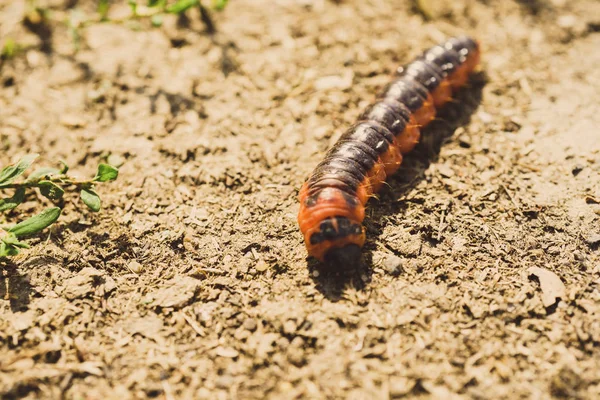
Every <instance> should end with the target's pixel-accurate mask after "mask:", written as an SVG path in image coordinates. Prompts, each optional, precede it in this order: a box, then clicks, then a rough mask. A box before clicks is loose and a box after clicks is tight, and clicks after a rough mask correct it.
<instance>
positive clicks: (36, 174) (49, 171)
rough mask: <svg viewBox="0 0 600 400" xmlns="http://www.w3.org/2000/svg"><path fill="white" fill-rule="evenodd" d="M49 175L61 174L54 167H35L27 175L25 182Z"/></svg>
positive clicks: (35, 180)
mask: <svg viewBox="0 0 600 400" xmlns="http://www.w3.org/2000/svg"><path fill="white" fill-rule="evenodd" d="M50 175H61V173H60V170H59V169H56V168H51V167H42V168H38V169H36V170H35V171H33V172H32V173H31V174H29V176H28V177H27V180H26V181H25V182H26V183H32V182H37V181H39V180H40V178H45V177H47V176H50Z"/></svg>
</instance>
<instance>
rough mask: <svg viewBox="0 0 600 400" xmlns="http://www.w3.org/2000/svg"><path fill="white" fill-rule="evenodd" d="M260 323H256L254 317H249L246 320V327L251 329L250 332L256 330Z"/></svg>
mask: <svg viewBox="0 0 600 400" xmlns="http://www.w3.org/2000/svg"><path fill="white" fill-rule="evenodd" d="M257 326H258V324H257V323H256V320H255V319H252V318H247V319H246V320H245V321H244V329H246V330H248V331H250V332H254V331H255V330H256V328H257Z"/></svg>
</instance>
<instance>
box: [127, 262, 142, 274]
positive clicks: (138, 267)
mask: <svg viewBox="0 0 600 400" xmlns="http://www.w3.org/2000/svg"><path fill="white" fill-rule="evenodd" d="M127 268H129V270H130V271H131V272H133V273H134V274H139V273H140V272H142V270H143V269H144V267H143V266H142V264H140V263H139V262H137V261H135V260H133V261H130V262H129V264H127Z"/></svg>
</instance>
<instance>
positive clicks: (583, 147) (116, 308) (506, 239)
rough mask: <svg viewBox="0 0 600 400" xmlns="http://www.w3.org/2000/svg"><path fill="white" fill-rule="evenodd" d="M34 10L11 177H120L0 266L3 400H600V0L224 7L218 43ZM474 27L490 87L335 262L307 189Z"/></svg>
mask: <svg viewBox="0 0 600 400" xmlns="http://www.w3.org/2000/svg"><path fill="white" fill-rule="evenodd" d="M23 3H24V2H22V1H11V0H1V1H0V41H1V40H2V38H6V37H7V36H10V37H12V38H14V39H15V40H16V41H17V42H20V43H22V44H24V45H26V46H28V47H27V49H28V50H26V51H25V52H23V53H21V54H20V55H18V56H17V57H15V58H14V59H11V60H6V61H4V62H3V63H2V66H1V67H0V68H1V69H0V148H1V149H2V152H1V153H0V164H1V165H6V164H7V163H9V162H10V161H13V160H15V159H16V158H18V157H19V156H21V155H23V154H25V153H29V152H39V153H41V154H42V158H43V162H44V163H45V164H52V163H53V162H56V161H57V160H59V159H65V160H66V161H67V162H68V163H69V164H71V166H72V169H73V171H74V172H75V173H77V174H80V175H81V176H87V175H90V174H92V173H93V171H94V168H95V165H96V164H97V162H98V161H99V160H100V159H101V158H102V157H104V156H106V155H108V154H114V155H119V156H121V157H123V158H124V159H125V164H124V165H123V166H122V168H121V174H120V177H119V179H118V181H117V182H115V183H114V184H111V185H104V186H102V187H100V188H99V193H100V194H101V196H102V197H103V200H104V206H105V207H104V210H103V211H102V212H101V213H99V214H92V213H89V212H88V211H86V209H85V207H84V206H83V205H82V204H81V203H80V202H79V201H78V200H77V199H76V198H75V197H72V198H70V199H69V200H67V201H66V202H65V204H64V206H65V211H64V214H63V216H62V217H61V220H60V222H59V223H58V224H57V225H56V226H55V227H54V228H53V229H52V230H51V231H49V232H46V233H44V234H42V235H40V236H38V237H36V238H32V239H31V240H30V243H31V244H32V248H31V249H30V250H28V251H26V252H24V253H23V254H22V255H21V256H19V257H17V258H15V259H14V260H12V261H11V262H7V263H4V264H2V265H1V267H2V268H3V269H4V271H5V274H4V275H5V278H4V280H8V283H9V284H10V285H9V288H10V293H9V294H8V296H7V298H9V299H8V300H0V397H2V398H5V399H13V398H26V399H34V398H47V399H50V398H52V399H60V398H64V399H113V398H119V399H122V400H125V399H138V398H140V399H145V398H157V399H174V398H187V399H190V398H196V399H229V398H231V399H253V398H256V399H262V398H277V399H295V398H315V399H317V398H330V399H334V398H336V399H337V398H348V399H386V398H402V397H406V398H444V399H446V398H448V399H449V398H457V399H462V398H465V399H467V398H469V399H470V398H473V399H501V398H504V399H517V398H528V399H529V398H532V399H547V398H551V397H556V398H578V399H595V398H598V397H600V257H599V254H600V253H599V250H598V244H599V242H600V238H599V235H600V131H599V129H600V114H599V113H598V107H599V105H600V68H598V65H600V34H599V33H598V32H599V31H600V2H598V1H594V0H578V1H564V0H554V1H548V2H545V1H516V2H515V1H502V2H500V1H495V2H494V1H453V2H442V1H433V0H432V1H430V3H431V4H432V6H433V9H434V10H435V11H436V17H435V18H434V19H433V20H430V21H426V20H425V19H424V18H423V16H422V15H421V14H420V13H418V11H417V10H416V9H415V8H414V7H412V6H410V5H408V4H407V3H408V2H404V1H383V0H367V1H358V0H356V1H350V0H345V1H339V2H332V1H324V0H302V1H291V0H287V1H286V0H270V1H269V0H260V1H259V0H232V1H231V3H230V4H229V6H228V7H227V8H226V10H225V11H224V12H222V13H215V14H214V18H215V25H216V29H217V33H216V34H215V35H212V36H211V35H209V34H207V32H206V31H205V27H204V25H203V24H202V23H201V22H200V21H199V18H198V15H196V13H192V14H190V21H189V22H188V24H187V26H186V24H183V26H181V25H180V26H177V24H176V21H175V20H174V19H167V20H166V21H165V25H164V26H163V27H162V28H160V29H153V28H151V27H150V26H146V25H145V24H142V25H141V26H139V27H138V28H137V29H132V27H130V26H124V25H123V24H121V25H113V24H109V23H107V24H92V25H91V26H89V27H87V28H85V29H84V30H82V34H81V38H80V40H79V50H78V51H76V50H75V43H74V42H73V39H72V37H71V36H70V34H69V31H68V29H67V28H66V27H65V26H64V24H61V23H59V22H55V23H53V24H51V32H52V36H51V38H49V39H47V40H45V42H44V43H41V42H40V40H39V38H38V37H37V36H35V35H34V34H32V33H31V32H29V31H28V30H27V29H26V28H25V27H23V25H22V24H21V22H20V21H21V19H22V15H23V7H24V5H23ZM50 3H51V5H52V7H53V9H54V10H55V11H54V15H55V16H56V17H57V18H58V17H60V16H61V15H64V12H65V11H64V7H65V4H64V3H69V2H68V1H59V0H55V1H51V2H50ZM79 3H80V7H81V8H83V9H84V10H88V12H89V11H91V10H93V5H92V4H91V2H90V3H88V2H83V1H80V2H79ZM446 3H447V4H446ZM118 11H119V10H118V8H115V9H114V12H118ZM61 13H62V14H61ZM133 28H135V27H133ZM462 33H468V34H471V35H473V36H474V37H476V38H478V39H479V40H480V41H481V42H482V44H483V49H484V56H483V65H482V66H483V71H484V72H482V73H481V74H478V75H477V76H476V77H475V79H474V81H473V82H471V85H470V87H469V88H467V89H466V90H465V91H464V92H463V93H461V95H460V96H459V98H458V99H457V101H456V102H455V103H454V104H452V105H451V106H449V107H448V109H446V110H444V112H443V113H442V115H441V118H440V120H438V121H436V123H434V124H433V125H432V126H431V127H430V128H429V129H428V130H427V135H426V136H425V138H424V139H423V142H422V143H421V144H420V145H419V147H418V149H417V151H416V152H415V153H414V155H412V156H411V157H408V160H407V161H406V164H405V168H403V169H402V170H401V172H400V173H399V174H398V175H397V176H396V177H394V178H393V179H392V180H391V181H390V182H389V187H387V188H385V189H384V190H383V192H382V193H381V195H380V196H379V199H376V200H372V201H371V203H370V204H369V206H370V207H369V211H368V217H367V220H366V226H367V230H368V241H367V245H366V247H365V254H364V268H363V269H361V270H358V271H352V272H344V271H340V272H324V271H322V270H320V269H319V266H318V265H316V264H315V263H314V262H313V261H310V260H307V259H306V250H305V248H304V245H303V242H302V237H301V235H300V233H299V230H298V228H297V225H296V220H295V218H296V213H297V211H298V204H297V200H296V196H297V191H298V189H299V188H300V186H301V184H302V183H303V180H304V179H305V177H306V176H307V175H308V174H309V173H310V171H311V170H312V169H313V168H314V166H315V165H316V164H317V163H318V161H319V160H320V159H321V158H322V157H323V154H324V152H325V151H326V149H327V148H328V147H329V146H330V145H331V144H332V143H333V142H334V141H335V140H336V139H337V138H338V137H339V135H340V134H341V133H342V132H343V130H344V129H345V128H346V127H348V126H349V125H350V124H351V123H353V121H354V119H355V118H356V117H357V116H358V115H359V114H360V112H361V110H362V109H363V108H364V107H365V106H366V105H367V104H368V103H369V102H370V101H372V99H373V96H374V94H375V92H376V91H377V90H378V89H379V88H381V87H382V86H383V85H384V84H385V83H386V82H387V81H388V79H389V77H390V74H391V73H392V71H393V70H394V68H395V67H397V66H398V65H400V64H402V63H403V62H407V61H409V60H410V59H411V58H412V57H414V56H415V55H416V54H418V53H420V52H421V51H422V50H423V49H425V48H427V47H428V46H430V45H432V44H434V43H436V42H438V41H441V40H444V39H445V38H447V37H448V36H451V35H455V34H462ZM42 207H43V206H42V205H40V204H39V203H37V202H33V201H32V202H28V203H26V204H25V205H23V206H22V207H20V208H18V209H17V210H16V211H15V212H12V213H9V214H6V215H3V216H2V218H3V220H4V221H5V222H7V221H9V222H12V221H17V220H20V219H22V218H24V217H25V216H26V215H30V214H31V213H33V212H36V211H39V210H40V209H41V208H42ZM0 222H1V221H0ZM48 234H50V235H48ZM536 268H541V270H539V269H536ZM556 277H558V278H560V281H562V283H563V284H564V288H563V287H562V285H561V283H560V282H556V279H555V280H554V281H553V278H556ZM0 283H1V285H0V298H4V297H5V295H6V293H5V289H4V287H5V285H4V283H6V282H0ZM553 290H554V292H552V291H553ZM557 296H558V297H560V300H559V301H558V302H557V301H556V297H557Z"/></svg>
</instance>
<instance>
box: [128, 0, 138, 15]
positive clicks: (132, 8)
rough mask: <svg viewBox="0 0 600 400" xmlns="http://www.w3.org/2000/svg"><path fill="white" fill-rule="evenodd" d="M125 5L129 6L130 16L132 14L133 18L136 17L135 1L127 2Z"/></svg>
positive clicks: (129, 0)
mask: <svg viewBox="0 0 600 400" xmlns="http://www.w3.org/2000/svg"><path fill="white" fill-rule="evenodd" d="M127 4H129V7H130V8H131V14H133V16H134V17H137V6H138V5H137V1H136V0H128V1H127Z"/></svg>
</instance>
